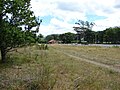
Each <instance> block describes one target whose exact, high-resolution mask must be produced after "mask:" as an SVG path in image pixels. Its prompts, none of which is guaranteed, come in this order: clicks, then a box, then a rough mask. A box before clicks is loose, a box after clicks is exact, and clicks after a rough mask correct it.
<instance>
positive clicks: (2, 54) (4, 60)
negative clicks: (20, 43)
mask: <svg viewBox="0 0 120 90" xmlns="http://www.w3.org/2000/svg"><path fill="white" fill-rule="evenodd" d="M1 62H2V63H5V62H6V51H5V49H4V48H1Z"/></svg>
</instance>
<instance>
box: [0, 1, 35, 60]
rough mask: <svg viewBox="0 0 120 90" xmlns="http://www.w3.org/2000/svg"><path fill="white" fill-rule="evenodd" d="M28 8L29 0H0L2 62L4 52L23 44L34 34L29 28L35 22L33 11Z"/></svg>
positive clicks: (4, 56) (4, 57)
mask: <svg viewBox="0 0 120 90" xmlns="http://www.w3.org/2000/svg"><path fill="white" fill-rule="evenodd" d="M30 9H31V7H30V0H0V51H1V61H2V62H5V61H6V54H7V52H8V51H9V50H11V49H12V48H15V47H18V46H20V45H23V44H24V43H25V42H26V39H30V36H32V35H33V36H34V34H32V32H30V30H31V29H32V27H34V26H36V25H37V23H36V20H35V16H34V15H33V11H31V10H30ZM23 27H24V28H25V29H24V30H23ZM29 35H30V36H29ZM27 36H29V37H27Z"/></svg>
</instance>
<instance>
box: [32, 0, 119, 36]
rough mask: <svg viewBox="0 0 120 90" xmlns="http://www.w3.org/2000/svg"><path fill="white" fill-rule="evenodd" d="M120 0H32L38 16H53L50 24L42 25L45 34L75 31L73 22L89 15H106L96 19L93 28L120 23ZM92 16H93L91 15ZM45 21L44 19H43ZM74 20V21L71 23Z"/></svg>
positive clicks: (103, 27) (41, 29)
mask: <svg viewBox="0 0 120 90" xmlns="http://www.w3.org/2000/svg"><path fill="white" fill-rule="evenodd" d="M119 1H120V0H109V1H108V0H31V5H32V10H33V11H34V13H35V15H36V16H40V17H43V16H52V18H51V21H50V23H49V24H48V25H42V24H41V27H40V32H41V33H42V34H44V35H48V34H51V33H63V32H69V31H71V32H72V31H73V28H72V27H73V26H74V25H73V24H74V23H75V21H77V20H78V19H81V20H88V18H87V15H98V16H105V17H106V18H105V19H100V20H95V21H94V22H95V23H96V25H97V26H95V27H94V28H93V30H104V29H105V28H106V27H109V26H111V27H113V26H119V25H120V13H119V11H120V3H119ZM91 18H92V17H91ZM43 21H44V20H43ZM71 22H73V23H71Z"/></svg>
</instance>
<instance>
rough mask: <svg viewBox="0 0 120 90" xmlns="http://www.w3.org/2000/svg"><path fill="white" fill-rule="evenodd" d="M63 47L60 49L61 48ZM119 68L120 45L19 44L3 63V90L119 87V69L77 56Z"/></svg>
mask: <svg viewBox="0 0 120 90" xmlns="http://www.w3.org/2000/svg"><path fill="white" fill-rule="evenodd" d="M59 51H60V52H59ZM63 52H65V53H68V54H71V55H74V56H77V57H82V58H80V59H84V58H85V59H88V60H92V61H95V62H99V63H103V64H106V65H110V66H113V67H115V68H118V69H119V66H120V48H116V47H111V48H104V47H88V46H67V45H50V46H49V49H48V50H39V46H38V45H37V46H28V47H24V48H18V50H17V52H10V53H9V54H8V56H7V58H8V63H6V64H0V90H120V73H118V72H115V71H112V70H110V69H107V68H104V67H100V66H97V65H94V64H92V63H88V62H85V61H84V60H80V59H79V60H78V59H76V58H73V57H69V56H68V55H66V54H64V53H63Z"/></svg>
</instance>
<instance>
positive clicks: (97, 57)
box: [54, 45, 120, 68]
mask: <svg viewBox="0 0 120 90" xmlns="http://www.w3.org/2000/svg"><path fill="white" fill-rule="evenodd" d="M54 48H56V49H58V50H63V51H64V52H67V53H70V54H72V55H75V56H79V57H82V58H86V59H89V60H92V61H96V62H100V63H103V64H107V65H111V66H114V67H117V68H120V48H119V47H118V48H116V47H99V46H70V45H62V46H61V45H55V46H54Z"/></svg>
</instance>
